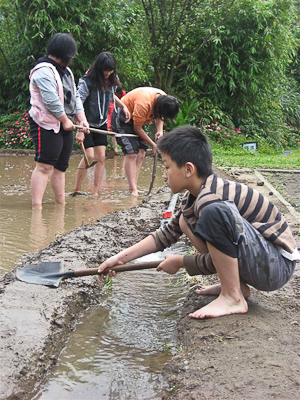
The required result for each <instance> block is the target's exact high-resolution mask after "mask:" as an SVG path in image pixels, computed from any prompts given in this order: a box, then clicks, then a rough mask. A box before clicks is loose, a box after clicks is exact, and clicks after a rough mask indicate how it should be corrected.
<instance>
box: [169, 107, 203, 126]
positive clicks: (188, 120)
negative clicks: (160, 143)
mask: <svg viewBox="0 0 300 400" xmlns="http://www.w3.org/2000/svg"><path fill="white" fill-rule="evenodd" d="M199 106H200V103H199V101H197V100H194V99H193V100H191V101H188V100H185V101H183V102H180V109H179V113H178V115H177V117H176V119H175V121H168V123H167V124H168V129H170V130H171V129H174V128H176V127H177V126H181V125H186V124H189V125H198V124H199V119H200V117H199Z"/></svg>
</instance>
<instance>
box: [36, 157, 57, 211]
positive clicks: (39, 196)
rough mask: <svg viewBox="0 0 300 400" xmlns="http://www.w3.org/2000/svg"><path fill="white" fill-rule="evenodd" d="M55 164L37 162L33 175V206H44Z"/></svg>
mask: <svg viewBox="0 0 300 400" xmlns="http://www.w3.org/2000/svg"><path fill="white" fill-rule="evenodd" d="M52 171H53V165H49V164H44V163H39V162H37V163H36V165H35V168H34V170H33V172H32V175H31V199H32V207H33V208H42V203H43V197H44V193H45V190H46V187H47V183H48V178H49V177H50V175H51V173H52Z"/></svg>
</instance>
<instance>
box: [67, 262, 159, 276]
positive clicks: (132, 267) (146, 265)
mask: <svg viewBox="0 0 300 400" xmlns="http://www.w3.org/2000/svg"><path fill="white" fill-rule="evenodd" d="M162 261H163V260H159V261H149V262H140V263H133V264H123V265H115V266H114V267H110V268H106V269H105V270H104V271H103V272H102V273H101V274H99V272H98V268H87V269H83V270H81V271H75V274H74V277H77V276H88V275H105V274H108V272H109V271H115V272H125V271H137V270H142V269H150V268H156V267H158V266H159V264H160V263H161V262H162Z"/></svg>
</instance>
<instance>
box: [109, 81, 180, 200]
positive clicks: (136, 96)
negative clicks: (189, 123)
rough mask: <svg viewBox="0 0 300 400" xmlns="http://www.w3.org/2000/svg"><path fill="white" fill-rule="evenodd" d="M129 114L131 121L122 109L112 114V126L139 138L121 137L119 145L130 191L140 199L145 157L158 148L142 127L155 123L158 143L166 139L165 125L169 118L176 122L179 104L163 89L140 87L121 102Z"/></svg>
mask: <svg viewBox="0 0 300 400" xmlns="http://www.w3.org/2000/svg"><path fill="white" fill-rule="evenodd" d="M121 101H122V103H124V104H125V105H126V106H127V108H128V110H129V112H130V113H131V119H130V121H126V120H125V115H124V113H123V111H122V110H121V109H118V110H117V112H116V113H113V115H112V120H111V126H112V129H113V130H114V131H115V132H117V133H121V134H124V133H129V134H136V135H137V137H136V138H135V137H125V136H123V137H118V138H117V142H118V144H119V145H120V146H121V147H122V152H123V153H124V154H125V160H124V168H125V174H126V177H127V179H128V183H129V191H130V193H131V195H132V196H136V197H137V196H138V188H137V183H138V177H139V172H140V169H141V166H142V163H143V160H144V158H145V155H146V149H147V148H148V146H147V144H149V145H150V146H151V147H152V149H153V152H154V153H155V151H156V144H155V143H154V142H153V140H152V139H151V138H150V137H149V136H148V135H147V133H146V132H145V131H144V128H143V126H144V125H147V124H149V123H150V122H152V121H154V122H155V127H156V134H155V138H156V139H158V138H159V137H161V136H162V135H163V125H164V121H165V120H166V119H168V118H170V119H173V118H175V117H176V115H177V114H178V111H179V103H178V100H177V99H176V98H175V97H173V96H168V95H167V94H166V93H165V92H163V91H162V90H160V89H156V88H153V87H139V88H136V89H133V90H131V91H130V92H128V93H127V94H126V95H125V96H124V97H122V99H121Z"/></svg>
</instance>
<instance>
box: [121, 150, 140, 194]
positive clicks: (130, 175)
mask: <svg viewBox="0 0 300 400" xmlns="http://www.w3.org/2000/svg"><path fill="white" fill-rule="evenodd" d="M137 157H138V156H137V154H126V155H125V160H124V169H125V174H126V176H127V179H128V183H129V191H130V193H131V195H132V196H135V197H138V195H139V194H138V190H137V183H136V164H137Z"/></svg>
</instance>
